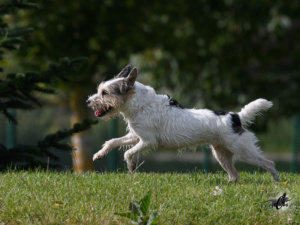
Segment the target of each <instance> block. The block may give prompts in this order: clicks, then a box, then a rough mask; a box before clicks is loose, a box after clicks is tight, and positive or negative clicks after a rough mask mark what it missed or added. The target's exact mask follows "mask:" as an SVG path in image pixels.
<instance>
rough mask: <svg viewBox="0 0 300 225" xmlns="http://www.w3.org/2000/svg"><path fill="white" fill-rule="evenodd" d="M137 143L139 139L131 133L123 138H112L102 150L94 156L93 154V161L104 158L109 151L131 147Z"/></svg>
mask: <svg viewBox="0 0 300 225" xmlns="http://www.w3.org/2000/svg"><path fill="white" fill-rule="evenodd" d="M138 141H139V138H138V137H137V136H136V135H134V134H132V133H128V134H127V135H125V136H124V137H120V138H114V139H111V140H109V141H106V142H105V144H104V145H103V147H102V149H101V150H100V151H98V152H97V153H96V154H94V156H93V161H95V160H98V159H102V158H104V157H105V156H106V155H107V154H108V153H109V151H110V150H112V149H113V148H115V147H119V146H124V145H133V144H136V143H137V142H138Z"/></svg>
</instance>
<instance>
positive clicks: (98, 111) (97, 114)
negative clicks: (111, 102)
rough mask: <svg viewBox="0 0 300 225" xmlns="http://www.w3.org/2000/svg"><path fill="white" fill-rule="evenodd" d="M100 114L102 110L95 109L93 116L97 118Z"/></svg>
mask: <svg viewBox="0 0 300 225" xmlns="http://www.w3.org/2000/svg"><path fill="white" fill-rule="evenodd" d="M102 113H103V110H102V109H97V110H96V111H95V116H96V117H99V116H101V114H102Z"/></svg>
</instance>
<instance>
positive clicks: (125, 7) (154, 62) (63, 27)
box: [22, 0, 300, 116]
mask: <svg viewBox="0 0 300 225" xmlns="http://www.w3.org/2000/svg"><path fill="white" fill-rule="evenodd" d="M50 7H51V8H55V9H56V10H55V11H51V10H49V8H50ZM299 9H300V5H299V4H297V2H295V1H288V2H287V1H283V0H275V1H274V0H264V1H251V2H250V1H234V0H226V1H220V2H218V3H217V4H216V3H215V2H213V1H206V0H202V1H189V2H187V1H184V0H176V1H172V2H162V1H158V0H154V1H143V0H142V1H140V0H139V1H137V0H128V1H109V0H108V1H102V2H101V4H100V3H99V2H98V1H96V0H92V1H90V2H89V4H86V2H84V1H70V0H69V1H64V2H63V3H62V2H61V1H55V0H45V1H43V2H42V3H41V10H39V11H32V12H30V15H29V17H28V20H29V21H33V22H34V23H35V24H37V25H38V26H40V27H43V28H45V29H41V30H40V31H39V32H38V33H37V34H36V35H35V36H33V37H32V38H33V39H34V40H35V41H34V43H35V44H34V46H33V47H32V53H33V54H36V55H38V56H39V58H41V59H42V58H45V57H47V56H48V57H57V54H58V53H57V51H55V50H54V49H53V48H52V46H51V45H50V44H49V42H50V43H55V44H56V45H57V46H59V47H58V48H59V49H61V50H62V51H63V52H64V53H65V54H66V55H68V54H74V53H75V52H76V53H82V54H85V53H86V52H89V54H90V59H91V61H90V64H89V66H90V67H89V70H88V74H89V75H90V74H94V75H95V76H94V77H91V76H84V77H83V76H77V77H76V80H77V83H76V84H80V85H82V86H83V85H84V86H85V89H89V87H90V86H91V83H92V80H94V81H95V82H98V83H99V82H100V81H101V80H102V79H103V78H104V77H105V78H109V77H107V76H112V75H113V74H115V73H116V72H117V71H118V70H119V69H120V68H121V67H122V66H123V65H125V64H127V63H128V61H129V59H130V58H133V63H135V64H136V66H139V67H140V68H141V72H144V73H145V74H147V77H145V79H146V80H147V82H148V83H150V84H152V85H154V86H155V87H156V88H157V87H159V88H162V87H164V88H168V89H167V90H168V91H170V92H173V93H172V94H174V95H175V96H174V97H175V98H176V99H178V100H179V101H181V100H182V101H185V104H184V105H186V106H193V105H195V103H196V102H195V101H198V103H201V104H204V105H205V106H207V107H211V108H217V107H220V106H222V107H225V108H228V109H230V110H232V108H233V107H235V106H237V105H243V104H245V103H247V102H249V101H250V100H253V99H255V98H258V97H264V98H267V99H270V100H272V101H274V103H275V110H272V112H271V113H272V115H273V116H278V115H289V114H292V113H294V112H295V111H299V110H300V105H299V104H298V96H299V94H300V93H299V91H300V88H299V84H300V71H299V69H298V61H299V57H300V54H299V53H300V51H299V48H298V41H297V40H299V38H300V37H299V36H300V29H299V26H300V23H299V20H300V17H299V13H298V12H299ZM26 17H27V15H26ZM65 18H68V19H65ZM66 34H69V35H66ZM67 43H73V44H72V45H71V46H70V47H69V48H65V46H66V45H67ZM40 46H43V47H42V48H41V47H40ZM22 60H23V58H22ZM23 61H24V62H26V63H30V62H28V60H26V58H25V60H23ZM32 66H35V67H37V66H39V64H38V63H36V62H35V64H34V65H32ZM97 70H98V72H96V71H97ZM139 79H142V77H140V78H139ZM67 88H68V87H67ZM195 99H197V100H195Z"/></svg>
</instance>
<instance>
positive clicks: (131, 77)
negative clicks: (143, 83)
mask: <svg viewBox="0 0 300 225" xmlns="http://www.w3.org/2000/svg"><path fill="white" fill-rule="evenodd" d="M136 78H137V68H136V67H134V68H133V70H132V71H131V72H130V74H129V75H128V77H127V78H126V83H127V86H129V87H133V85H134V82H135V81H136Z"/></svg>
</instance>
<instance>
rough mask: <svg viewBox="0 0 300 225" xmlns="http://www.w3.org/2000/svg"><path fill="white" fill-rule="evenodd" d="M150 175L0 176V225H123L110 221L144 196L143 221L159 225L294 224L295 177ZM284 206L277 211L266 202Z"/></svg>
mask: <svg viewBox="0 0 300 225" xmlns="http://www.w3.org/2000/svg"><path fill="white" fill-rule="evenodd" d="M240 175H241V178H240V180H239V181H238V182H234V183H228V181H227V180H228V177H227V174H225V173H216V174H211V173H208V174H202V173H200V172H195V173H190V174H170V173H167V174H158V173H137V174H135V175H130V174H126V173H104V174H99V173H87V174H83V175H79V174H73V173H71V172H63V173H56V172H41V171H35V172H13V171H8V172H5V173H1V174H0V224H131V222H130V220H129V219H127V218H123V217H120V216H118V215H114V213H115V212H127V211H128V207H129V203H130V201H132V200H136V201H139V200H140V199H141V198H143V197H144V195H146V193H147V192H148V191H152V195H151V204H150V213H151V212H158V213H160V216H159V217H158V218H159V220H158V223H159V224H287V223H289V222H287V221H288V220H289V219H290V220H289V221H290V222H291V223H292V224H299V223H300V176H299V174H290V173H280V177H281V179H282V180H283V181H287V182H284V183H283V182H282V183H275V182H274V181H273V178H272V177H271V175H270V174H267V173H259V172H257V173H256V174H253V173H252V174H250V173H245V172H242V173H240ZM284 193H286V194H287V197H288V198H290V199H292V200H291V201H289V202H288V206H287V207H286V206H284V207H282V208H281V209H279V210H277V209H276V208H275V207H273V208H272V207H271V206H270V205H269V204H270V202H266V201H267V200H270V199H278V198H279V197H280V196H282V195H283V194H284Z"/></svg>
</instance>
